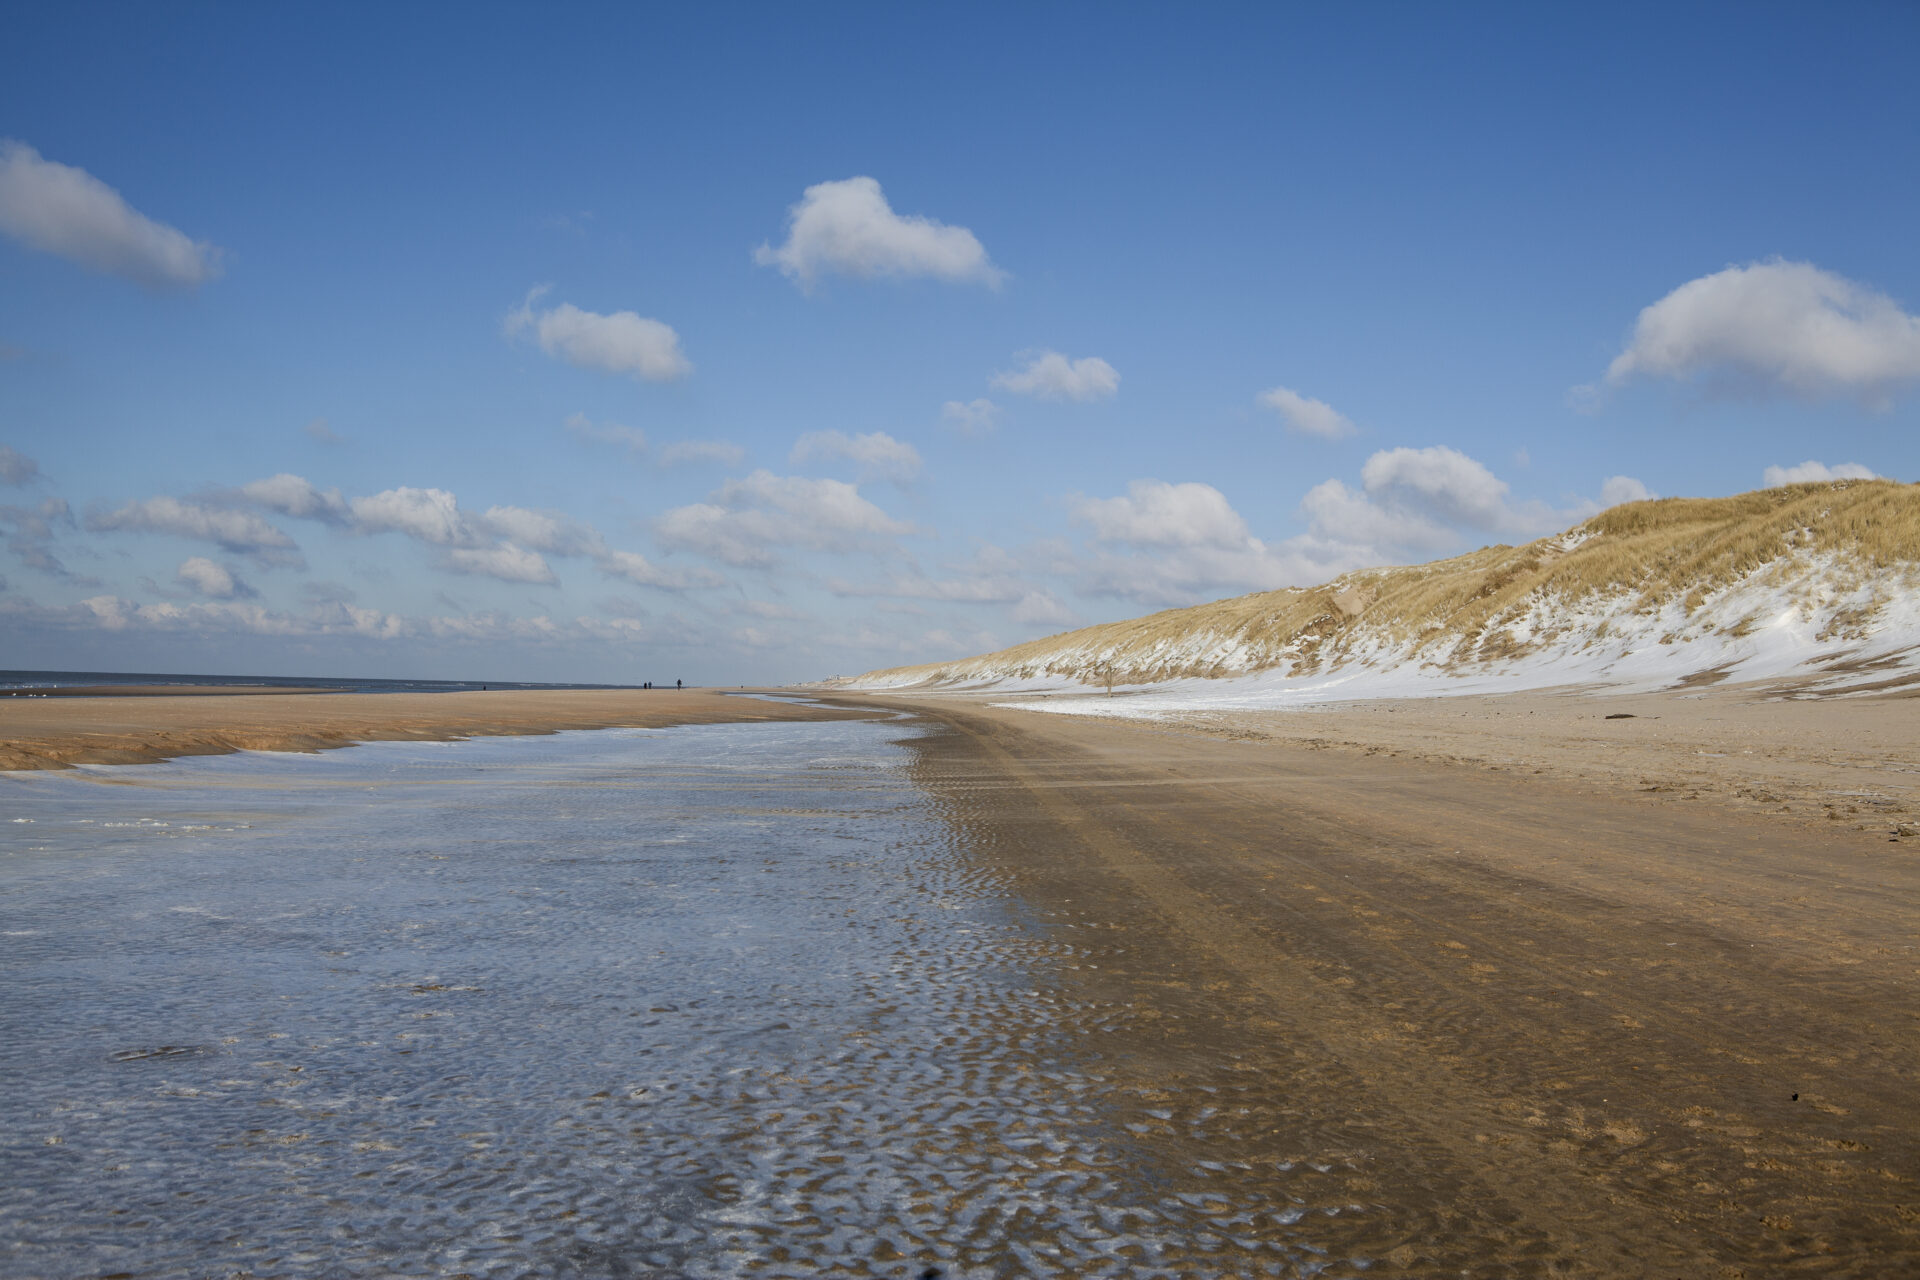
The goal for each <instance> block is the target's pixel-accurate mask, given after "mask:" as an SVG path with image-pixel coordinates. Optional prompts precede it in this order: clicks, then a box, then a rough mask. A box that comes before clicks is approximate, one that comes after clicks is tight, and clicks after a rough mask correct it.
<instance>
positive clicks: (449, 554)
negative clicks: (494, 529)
mask: <svg viewBox="0 0 1920 1280" xmlns="http://www.w3.org/2000/svg"><path fill="white" fill-rule="evenodd" d="M439 563H440V567H441V568H442V569H446V570H448V571H450V572H452V573H471V574H476V575H478V576H481V577H487V578H498V579H500V580H501V581H502V582H530V583H534V584H536V585H538V586H552V585H553V584H555V583H557V582H559V581H560V579H559V578H558V577H557V576H555V574H554V572H553V566H551V565H549V564H548V563H547V562H546V559H545V558H544V557H543V556H541V554H540V553H539V552H538V551H533V550H530V549H528V548H526V547H519V546H515V545H514V544H513V543H511V542H503V543H501V544H499V545H498V546H494V547H451V548H449V549H448V550H447V551H446V552H445V553H443V554H442V555H441V557H440V562H439Z"/></svg>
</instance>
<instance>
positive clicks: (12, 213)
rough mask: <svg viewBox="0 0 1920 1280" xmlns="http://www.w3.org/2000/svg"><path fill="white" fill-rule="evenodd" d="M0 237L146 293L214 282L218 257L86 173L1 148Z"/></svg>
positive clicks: (23, 148) (15, 145)
mask: <svg viewBox="0 0 1920 1280" xmlns="http://www.w3.org/2000/svg"><path fill="white" fill-rule="evenodd" d="M0 232H4V233H5V234H7V235H9V236H12V237H13V238H14V239H16V240H18V241H20V243H22V244H24V245H26V246H28V247H29V248H32V249H38V250H40V251H41V252H43V253H51V254H57V255H58V256H60V257H62V258H67V259H69V260H71V261H73V262H78V263H79V264H81V265H82V266H85V267H91V268H92V269H93V270H95V271H104V272H107V273H109V274H111V275H117V276H122V277H125V278H126V279H129V280H133V281H135V282H137V283H139V284H143V285H147V286H149V287H151V288H164V287H176V288H189V289H190V288H193V287H194V286H196V285H200V284H204V283H205V282H206V281H208V280H211V279H213V278H214V277H215V276H217V275H219V274H220V251H219V250H218V249H216V248H215V247H214V246H212V245H210V244H207V243H204V242H196V241H194V240H192V239H190V238H189V237H188V236H187V235H186V234H185V233H183V232H181V231H178V230H176V229H174V228H173V227H169V226H167V225H166V224H165V223H161V222H155V221H154V220H153V219H151V218H149V217H147V216H146V215H144V214H142V213H140V212H138V211H137V210H135V209H134V208H132V207H131V206H130V205H128V204H127V202H126V201H125V200H123V199H121V197H120V193H119V192H118V191H115V190H114V189H113V188H112V187H110V186H108V185H107V184H106V183H104V182H102V181H100V179H98V178H96V177H94V176H93V175H92V174H90V173H88V172H87V171H86V170H85V169H76V168H74V167H73V166H71V165H64V164H60V163H58V162H56V161H52V160H46V159H43V158H42V157H41V155H40V153H39V152H38V151H36V150H34V149H33V148H32V147H30V146H28V145H27V144H26V143H24V142H16V141H13V140H12V139H4V140H0Z"/></svg>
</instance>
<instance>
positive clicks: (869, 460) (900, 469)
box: [787, 431, 920, 481]
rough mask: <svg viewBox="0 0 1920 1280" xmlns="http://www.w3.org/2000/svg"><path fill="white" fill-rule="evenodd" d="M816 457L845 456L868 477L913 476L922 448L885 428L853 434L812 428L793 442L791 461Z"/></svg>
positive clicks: (917, 467) (802, 460)
mask: <svg viewBox="0 0 1920 1280" xmlns="http://www.w3.org/2000/svg"><path fill="white" fill-rule="evenodd" d="M815 458H845V459H847V460H848V461H849V462H856V463H858V464H859V465H860V471H861V474H862V475H863V476H865V477H869V478H871V477H885V478H886V479H889V480H896V481H900V480H911V479H913V478H914V477H915V476H917V475H919V474H920V451H919V450H918V449H915V448H914V447H913V446H912V445H910V444H905V443H903V442H901V441H899V440H895V439H894V438H893V437H892V436H890V435H888V434H887V433H886V432H884V431H869V432H867V433H865V434H864V435H857V436H850V435H848V434H847V433H846V432H844V431H809V432H807V433H806V434H805V435H803V436H801V437H800V438H799V439H798V440H797V441H795V442H794V446H793V452H792V453H791V454H790V455H789V456H788V459H787V460H788V461H789V462H791V463H793V464H795V465H796V466H797V465H799V464H800V463H803V462H810V461H812V460H813V459H815Z"/></svg>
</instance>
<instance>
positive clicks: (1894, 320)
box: [1606, 258, 1920, 402]
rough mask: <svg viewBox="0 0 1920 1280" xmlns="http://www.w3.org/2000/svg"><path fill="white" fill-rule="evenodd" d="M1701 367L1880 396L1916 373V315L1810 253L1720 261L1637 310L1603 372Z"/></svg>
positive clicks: (1919, 342)
mask: <svg viewBox="0 0 1920 1280" xmlns="http://www.w3.org/2000/svg"><path fill="white" fill-rule="evenodd" d="M1702 375H1704V376H1709V377H1719V378H1724V379H1731V380H1734V381H1736V382H1740V383H1745V384H1748V385H1757V386H1772V387H1777V388H1780V389H1784V390H1787V391H1790V392H1795V393H1799V394H1821V393H1833V392H1839V393H1844V394H1853V395H1858V396H1861V397H1863V398H1865V399H1867V400H1869V401H1874V402H1883V401H1884V400H1885V398H1886V396H1887V394H1888V392H1889V391H1890V389H1891V388H1892V387H1893V386H1895V385H1896V384H1898V383H1902V382H1910V381H1913V380H1915V379H1920V317H1915V316H1913V315H1909V314H1908V313H1907V312H1905V311H1903V310H1901V308H1900V306H1899V305H1898V304H1897V303H1895V302H1894V300H1893V299H1892V298H1889V297H1887V296H1886V295H1885V294H1883V293H1880V292H1878V291H1877V290H1874V289H1872V288H1869V287H1868V286H1866V285H1863V284H1859V283H1857V282H1855V281H1852V280H1849V279H1847V278H1846V277H1845V276H1840V275H1835V274H1834V273H1833V272H1831V271H1823V270H1821V269H1820V268H1819V267H1816V266H1814V265H1813V264H1812V263H1810V262H1787V261H1784V260H1782V259H1779V258H1774V259H1771V260H1769V261H1766V262H1755V263H1749V264H1748V265H1747V266H1744V267H1728V268H1726V269H1725V270H1724V271H1716V272H1714V273H1713V274H1712V275H1707V276H1701V277H1700V278H1699V279H1697V280H1690V281H1688V282H1687V283H1686V284H1683V285H1681V286H1680V287H1679V288H1677V289H1675V290H1674V291H1673V292H1672V293H1669V294H1668V295H1667V296H1666V297H1664V298H1662V299H1660V300H1659V301H1658V302H1655V303H1654V304H1652V305H1651V306H1649V307H1647V308H1646V309H1645V310H1643V311H1642V312H1641V313H1640V318H1639V320H1638V321H1637V322H1636V323H1635V325H1634V330H1633V337H1632V339H1631V340H1630V341H1629V342H1628V343H1627V348H1626V350H1624V351H1622V352H1621V353H1620V354H1619V355H1618V356H1616V357H1615V358H1614V360H1613V363H1612V364H1611V365H1609V366H1608V368H1607V376H1606V381H1607V383H1608V384H1609V385H1617V384H1619V383H1622V382H1625V381H1627V380H1628V379H1631V378H1634V377H1639V376H1647V377H1663V378H1675V379H1689V378H1693V377H1696V376H1702Z"/></svg>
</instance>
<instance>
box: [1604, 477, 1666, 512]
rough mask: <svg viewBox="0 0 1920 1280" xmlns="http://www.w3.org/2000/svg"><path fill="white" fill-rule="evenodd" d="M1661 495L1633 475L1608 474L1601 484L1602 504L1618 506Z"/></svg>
mask: <svg viewBox="0 0 1920 1280" xmlns="http://www.w3.org/2000/svg"><path fill="white" fill-rule="evenodd" d="M1659 496H1660V495H1659V494H1657V493H1655V492H1654V491H1653V490H1651V489H1649V488H1647V486H1646V485H1644V484H1641V483H1640V482H1639V481H1638V480H1635V479H1634V478H1633V477H1632V476H1608V477H1607V478H1606V479H1605V480H1604V481H1602V482H1601V484H1600V505H1601V506H1602V507H1617V506H1619V505H1620V504H1621V503H1623V502H1645V501H1647V500H1648V499H1650V498H1657V497H1659Z"/></svg>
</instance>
